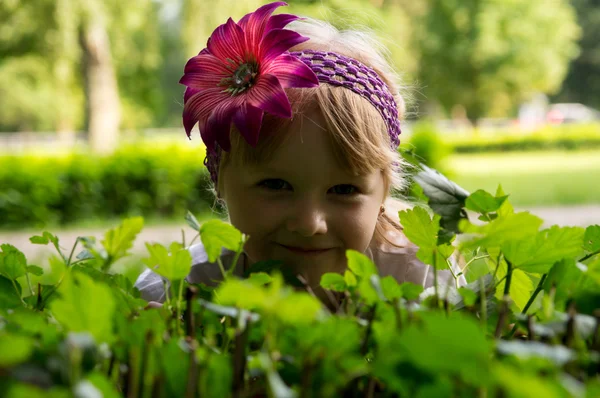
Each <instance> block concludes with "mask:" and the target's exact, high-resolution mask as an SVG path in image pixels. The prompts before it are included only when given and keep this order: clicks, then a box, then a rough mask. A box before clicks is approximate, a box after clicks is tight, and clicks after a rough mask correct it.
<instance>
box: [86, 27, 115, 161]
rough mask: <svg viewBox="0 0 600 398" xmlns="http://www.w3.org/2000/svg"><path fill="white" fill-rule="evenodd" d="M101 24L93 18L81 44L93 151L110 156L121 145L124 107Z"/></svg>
mask: <svg viewBox="0 0 600 398" xmlns="http://www.w3.org/2000/svg"><path fill="white" fill-rule="evenodd" d="M101 21H102V20H101V19H100V18H97V17H94V16H90V18H89V19H88V21H87V23H86V24H84V26H83V27H82V35H81V36H82V37H81V39H82V40H81V42H82V43H81V44H82V50H83V54H84V65H85V66H84V67H85V79H86V91H87V111H88V139H89V144H90V148H91V149H92V151H94V152H97V153H110V152H112V151H113V150H114V149H115V148H116V147H117V144H118V139H119V124H120V122H121V107H120V103H119V89H118V86H117V78H116V73H115V69H114V66H113V62H112V56H111V51H110V43H109V39H108V33H107V31H106V27H105V25H104V24H103V23H102V22H101Z"/></svg>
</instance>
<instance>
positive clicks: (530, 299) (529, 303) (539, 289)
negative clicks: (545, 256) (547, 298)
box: [508, 274, 548, 337]
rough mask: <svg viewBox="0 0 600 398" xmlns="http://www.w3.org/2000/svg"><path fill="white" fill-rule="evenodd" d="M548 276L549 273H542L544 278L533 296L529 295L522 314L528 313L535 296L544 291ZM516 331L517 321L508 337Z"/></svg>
mask: <svg viewBox="0 0 600 398" xmlns="http://www.w3.org/2000/svg"><path fill="white" fill-rule="evenodd" d="M547 276H548V274H543V275H542V278H541V279H540V281H539V282H538V285H537V287H536V288H535V290H534V291H533V294H532V295H531V297H529V300H527V304H525V307H523V311H521V314H526V313H527V310H529V307H531V305H532V304H533V302H534V301H535V298H536V297H537V295H538V294H539V293H540V292H541V291H542V289H543V287H544V282H545V281H546V277H547ZM516 331H517V324H516V323H515V325H514V326H513V328H512V329H511V331H510V333H509V334H508V337H512V336H513V335H514V334H515V332H516Z"/></svg>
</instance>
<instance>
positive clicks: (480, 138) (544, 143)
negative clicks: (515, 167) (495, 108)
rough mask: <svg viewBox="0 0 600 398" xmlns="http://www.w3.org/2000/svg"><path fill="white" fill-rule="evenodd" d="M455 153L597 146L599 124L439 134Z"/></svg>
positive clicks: (598, 146)
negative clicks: (519, 130)
mask: <svg viewBox="0 0 600 398" xmlns="http://www.w3.org/2000/svg"><path fill="white" fill-rule="evenodd" d="M439 135H440V138H441V139H442V140H443V141H444V142H445V143H446V144H447V145H449V146H450V148H451V150H452V151H453V152H455V153H476V152H506V151H532V150H556V149H558V150H581V149H591V148H600V124H599V123H596V124H577V125H575V124H573V125H562V126H547V127H543V128H541V129H539V130H536V131H533V132H523V133H519V132H518V131H516V130H515V131H497V132H493V133H492V132H485V133H484V132H481V131H478V130H474V132H473V133H469V134H452V133H443V134H442V133H441V132H440V133H439Z"/></svg>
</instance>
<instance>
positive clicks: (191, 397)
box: [185, 339, 200, 398]
mask: <svg viewBox="0 0 600 398" xmlns="http://www.w3.org/2000/svg"><path fill="white" fill-rule="evenodd" d="M189 345H190V358H189V368H188V377H187V385H186V388H185V397H186V398H195V397H196V395H197V394H196V392H197V389H198V376H199V373H200V372H199V369H198V361H197V360H196V350H197V349H198V342H197V341H196V340H195V339H192V340H191V341H189Z"/></svg>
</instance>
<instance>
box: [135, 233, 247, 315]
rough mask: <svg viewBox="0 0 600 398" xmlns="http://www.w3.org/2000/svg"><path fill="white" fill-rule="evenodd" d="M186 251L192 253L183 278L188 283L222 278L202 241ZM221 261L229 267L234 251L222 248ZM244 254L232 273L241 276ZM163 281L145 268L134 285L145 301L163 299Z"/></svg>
mask: <svg viewBox="0 0 600 398" xmlns="http://www.w3.org/2000/svg"><path fill="white" fill-rule="evenodd" d="M188 251H189V252H190V254H191V255H192V268H191V270H190V273H189V274H188V276H187V277H186V278H185V279H186V281H187V282H189V283H203V284H205V285H207V286H216V285H217V284H218V283H219V282H220V281H222V280H223V276H222V274H221V268H220V267H219V264H218V263H217V262H211V261H210V260H209V259H208V253H207V252H206V249H205V248H204V245H203V244H202V243H197V244H195V245H193V246H191V247H190V248H189V249H188ZM220 258H221V262H222V263H223V266H224V268H225V269H229V268H230V267H231V264H232V263H233V260H234V258H235V252H233V251H231V250H228V249H225V248H224V249H222V250H221V256H220ZM243 264H244V255H243V254H242V255H241V256H240V258H239V260H238V264H237V267H236V268H235V270H234V274H235V275H238V276H242V275H243V273H244V268H243ZM165 282H167V283H168V281H167V280H166V279H165V278H163V277H162V276H160V275H158V274H157V273H156V272H154V271H152V270H151V269H150V268H147V269H146V270H144V272H142V273H141V274H140V276H139V277H138V279H137V280H136V282H135V285H134V286H135V287H136V288H137V289H138V290H139V291H140V294H141V297H142V298H143V299H144V300H146V301H157V302H160V303H162V302H164V301H165V290H164V286H165Z"/></svg>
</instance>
